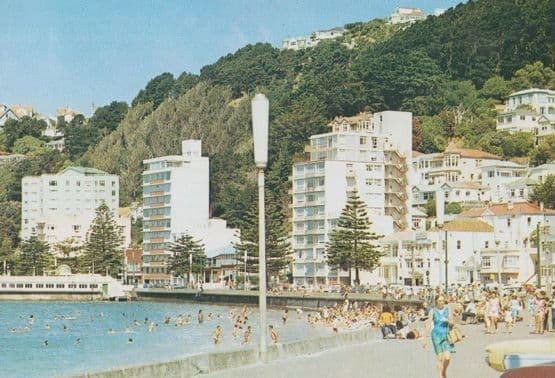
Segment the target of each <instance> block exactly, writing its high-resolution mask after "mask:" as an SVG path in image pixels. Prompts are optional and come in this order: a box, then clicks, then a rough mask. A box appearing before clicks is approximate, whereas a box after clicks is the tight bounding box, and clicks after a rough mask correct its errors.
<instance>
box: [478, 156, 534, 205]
mask: <svg viewBox="0 0 555 378" xmlns="http://www.w3.org/2000/svg"><path fill="white" fill-rule="evenodd" d="M481 171H482V174H481V177H482V185H485V186H487V187H489V188H490V195H491V201H493V202H505V201H508V200H509V199H510V198H509V197H508V194H509V193H508V192H507V189H506V185H507V184H510V183H512V182H515V181H518V180H520V179H523V178H526V176H527V175H528V167H526V166H525V165H521V164H517V163H514V162H512V161H498V162H495V163H493V164H488V165H484V166H482V168H481Z"/></svg>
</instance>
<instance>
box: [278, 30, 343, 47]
mask: <svg viewBox="0 0 555 378" xmlns="http://www.w3.org/2000/svg"><path fill="white" fill-rule="evenodd" d="M344 33H345V29H343V28H333V29H329V30H320V31H316V32H314V33H312V34H310V35H308V36H301V37H293V38H287V39H284V40H283V43H282V46H281V48H282V49H286V50H302V49H306V48H308V47H314V46H316V45H317V44H318V43H320V41H323V40H325V39H335V38H339V37H341V36H342V35H343V34H344Z"/></svg>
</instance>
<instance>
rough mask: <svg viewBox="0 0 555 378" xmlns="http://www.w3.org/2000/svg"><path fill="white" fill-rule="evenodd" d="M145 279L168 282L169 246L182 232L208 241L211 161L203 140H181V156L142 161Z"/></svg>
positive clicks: (162, 282)
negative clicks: (206, 155)
mask: <svg viewBox="0 0 555 378" xmlns="http://www.w3.org/2000/svg"><path fill="white" fill-rule="evenodd" d="M143 164H144V165H145V171H144V172H143V279H144V282H145V283H147V284H154V285H156V284H165V283H168V282H169V280H170V277H171V272H169V271H168V270H167V267H166V265H167V264H166V263H167V261H168V258H169V257H170V256H171V252H170V250H169V248H170V245H171V243H172V242H174V241H175V240H176V239H178V238H179V237H180V236H181V235H183V234H190V235H192V236H193V237H194V238H195V239H197V240H202V241H204V240H206V235H207V232H208V217H209V202H208V201H209V161H208V158H207V157H203V156H202V155H201V141H200V140H185V141H183V142H182V155H173V156H163V157H158V158H154V159H148V160H145V161H143Z"/></svg>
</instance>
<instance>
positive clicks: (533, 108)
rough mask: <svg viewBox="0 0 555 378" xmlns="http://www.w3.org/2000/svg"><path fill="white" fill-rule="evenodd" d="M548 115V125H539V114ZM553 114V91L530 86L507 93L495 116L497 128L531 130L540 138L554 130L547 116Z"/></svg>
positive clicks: (554, 110) (554, 101)
mask: <svg viewBox="0 0 555 378" xmlns="http://www.w3.org/2000/svg"><path fill="white" fill-rule="evenodd" d="M542 115H543V116H546V117H548V125H542V127H540V126H539V123H538V122H539V121H540V117H541V116H542ZM553 116H555V91H553V90H549V89H538V88H531V89H526V90H523V91H519V92H515V93H512V94H511V95H509V97H508V99H507V101H506V102H505V107H504V109H503V111H502V112H500V113H499V114H498V116H497V130H503V131H508V132H511V133H514V132H517V131H525V132H533V133H534V134H536V135H538V134H541V136H540V138H542V137H544V136H545V135H549V134H551V133H553V132H554V131H555V128H552V127H551V126H552V124H550V122H549V121H550V120H549V118H553Z"/></svg>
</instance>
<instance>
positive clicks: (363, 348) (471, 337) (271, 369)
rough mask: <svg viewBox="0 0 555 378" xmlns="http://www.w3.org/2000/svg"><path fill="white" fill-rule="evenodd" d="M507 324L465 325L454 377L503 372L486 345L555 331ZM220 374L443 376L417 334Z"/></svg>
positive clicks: (224, 377)
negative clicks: (487, 330)
mask: <svg viewBox="0 0 555 378" xmlns="http://www.w3.org/2000/svg"><path fill="white" fill-rule="evenodd" d="M503 326H504V325H503V324H501V325H500V330H499V333H498V334H496V335H485V334H484V333H483V328H484V326H483V323H481V324H479V325H462V326H460V327H461V330H462V331H463V333H464V334H466V335H467V337H466V338H465V339H464V341H462V342H460V343H458V344H457V346H456V353H454V354H453V355H452V362H451V366H450V367H449V370H448V376H449V378H466V377H473V378H494V377H499V375H500V374H501V373H499V372H497V371H495V370H493V369H491V368H490V367H488V366H487V365H486V363H485V360H484V359H485V356H486V354H485V347H486V346H487V345H488V344H490V343H493V342H496V341H504V340H510V339H522V338H532V337H555V334H554V333H550V332H547V333H546V334H545V335H544V336H538V335H531V334H529V331H530V330H531V328H529V327H528V320H527V319H525V320H524V321H522V322H519V323H518V324H517V326H516V328H515V329H513V333H512V334H505V333H502V332H501V331H502V330H503ZM208 377H214V378H216V377H218V378H231V377H240V378H251V377H252V378H255V377H256V378H258V377H264V378H269V377H272V378H273V377H276V378H277V377H284V378H291V377H303V378H306V377H318V378H324V377H326V378H327V377H330V378H338V377H349V378H350V377H365V378H366V377H380V378H381V377H401V378H433V377H437V370H436V357H435V354H434V352H433V346H432V345H431V340H430V341H429V343H428V346H427V348H426V349H424V348H423V347H422V344H421V343H420V342H419V341H413V340H382V339H381V336H380V337H379V338H378V337H377V339H376V340H375V341H370V342H367V343H364V344H360V345H352V346H348V347H344V348H339V349H333V350H330V351H326V352H322V353H318V354H313V355H308V356H302V357H298V358H293V359H288V360H278V361H273V362H271V363H268V364H256V365H250V366H245V367H242V368H237V369H230V370H225V371H220V372H215V373H212V374H209V375H208Z"/></svg>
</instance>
